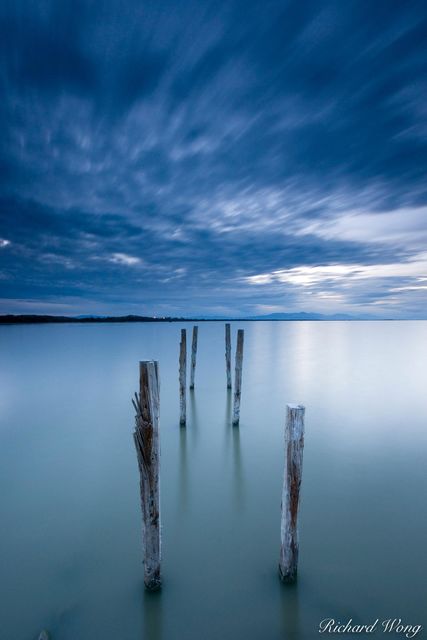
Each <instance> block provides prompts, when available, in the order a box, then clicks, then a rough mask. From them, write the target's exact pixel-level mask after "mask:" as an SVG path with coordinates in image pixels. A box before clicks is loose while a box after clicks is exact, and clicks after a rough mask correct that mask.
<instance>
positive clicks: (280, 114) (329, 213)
mask: <svg viewBox="0 0 427 640" xmlns="http://www.w3.org/2000/svg"><path fill="white" fill-rule="evenodd" d="M426 42H427V5H426V3H425V2H424V1H423V2H417V1H416V0H412V1H411V2H408V1H407V0H401V1H394V0H375V1H374V2H368V1H367V0H356V1H354V0H345V2H344V1H342V0H322V1H320V0H316V1H313V2H312V1H311V0H289V1H287V0H282V1H280V2H271V1H268V0H263V1H262V2H261V1H259V2H258V1H251V0H244V1H243V0H226V1H224V2H222V1H220V0H216V1H215V2H208V1H204V0H182V1H180V2H176V1H174V2H169V1H165V0H153V1H150V2H146V1H145V0H135V1H134V0H123V1H122V2H117V1H116V0H105V1H104V0H99V1H97V2H93V1H89V0H86V1H82V0H73V1H72V2H70V1H68V0H63V1H61V2H58V1H57V0H56V1H55V0H37V2H35V1H34V2H33V1H31V0H27V1H25V2H22V1H20V0H13V1H10V0H2V2H1V4H0V89H1V96H2V97H1V101H0V125H1V136H0V313H49V314H58V315H79V314H101V315H102V314H112V315H118V314H128V313H131V314H141V315H160V316H163V315H180V316H185V315H187V316H190V315H203V316H221V315H231V316H239V317H240V316H245V315H254V314H256V315H264V314H270V313H280V312H299V311H305V312H316V313H324V314H335V313H346V314H350V315H355V316H369V317H378V318H390V317H393V318H427V180H426V168H427V99H426V97H427V46H426Z"/></svg>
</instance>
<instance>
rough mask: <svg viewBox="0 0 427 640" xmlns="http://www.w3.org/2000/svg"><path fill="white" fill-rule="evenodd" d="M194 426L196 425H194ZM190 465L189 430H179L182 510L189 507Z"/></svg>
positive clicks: (180, 502)
mask: <svg viewBox="0 0 427 640" xmlns="http://www.w3.org/2000/svg"><path fill="white" fill-rule="evenodd" d="M193 426H194V425H193ZM187 467H188V463H187V428H186V427H185V426H184V427H181V428H180V430H179V494H180V500H179V505H180V507H181V508H182V510H183V511H184V510H186V509H187V505H188V468H187Z"/></svg>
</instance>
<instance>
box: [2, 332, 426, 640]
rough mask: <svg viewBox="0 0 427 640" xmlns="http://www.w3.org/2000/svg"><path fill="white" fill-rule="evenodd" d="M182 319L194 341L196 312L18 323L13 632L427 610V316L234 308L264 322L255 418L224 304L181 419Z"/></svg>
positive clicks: (265, 624) (11, 532) (145, 634)
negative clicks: (309, 318) (296, 560)
mask: <svg viewBox="0 0 427 640" xmlns="http://www.w3.org/2000/svg"><path fill="white" fill-rule="evenodd" d="M182 326H186V327H187V330H188V333H189V335H188V342H190V341H191V325H190V324H187V325H182V324H180V323H165V324H161V323H147V324H105V325H104V324H102V325H100V324H93V325H72V324H70V325H42V326H3V327H0V357H1V360H0V483H1V528H0V550H1V593H0V613H1V616H0V618H1V620H0V637H1V638H2V640H26V639H28V640H32V639H33V638H37V635H38V633H39V632H40V631H41V629H43V628H45V629H48V630H49V631H50V633H51V634H52V638H53V640H98V639H99V640H113V639H114V640H136V639H138V640H141V639H144V640H145V639H146V640H175V639H176V640H211V639H212V640H231V639H233V640H239V639H240V638H242V639H244V640H261V639H264V638H265V639H267V640H276V639H277V640H278V639H286V638H295V639H296V640H300V639H301V640H302V639H304V640H305V639H306V638H307V639H310V638H314V637H316V636H318V625H319V622H320V621H321V620H322V619H324V618H331V617H333V618H335V619H336V620H340V621H347V620H348V619H349V618H353V620H354V622H355V623H364V624H367V623H371V622H373V621H374V620H375V619H377V618H378V619H380V621H382V620H384V619H388V618H401V619H402V620H403V621H404V622H405V623H411V624H423V625H424V626H425V625H426V624H427V616H426V613H425V611H426V608H425V605H426V602H427V587H426V579H425V573H426V552H425V547H426V540H427V514H426V496H427V474H426V466H427V465H426V462H427V460H426V459H427V447H426V444H427V428H426V427H427V391H426V387H427V322H248V323H235V322H233V323H232V339H233V351H234V349H235V342H236V331H237V328H244V329H245V352H244V365H243V390H242V409H241V422H240V427H239V428H235V427H234V428H233V427H232V426H231V424H230V411H231V397H230V395H229V394H228V393H227V390H226V378H225V360H224V324H223V323H220V322H205V323H200V324H199V353H198V362H197V370H196V388H195V390H194V392H191V393H190V392H189V393H188V400H187V403H188V423H187V427H186V428H180V427H179V424H178V420H179V407H178V402H179V398H178V350H179V339H180V330H181V327H182ZM144 359H157V360H159V362H160V374H161V447H162V458H161V504H162V523H163V530H162V534H163V546H162V550H163V577H164V586H163V590H162V592H161V593H159V594H154V595H153V594H151V595H150V594H146V593H144V589H143V580H142V578H143V567H142V564H141V561H142V546H141V515H140V505H139V484H138V483H139V480H138V470H137V463H136V456H135V451H134V448H133V440H132V430H133V424H134V417H133V409H132V406H131V402H130V398H131V395H132V393H133V392H134V391H135V390H137V388H138V361H139V360H144ZM286 402H301V403H303V404H305V405H306V438H305V451H304V470H303V482H302V494H301V507H300V564H299V578H298V584H297V585H296V586H294V587H286V586H284V585H282V584H281V583H280V582H279V580H278V577H277V562H278V556H279V544H280V539H279V536H280V499H281V486H282V476H283V463H284V449H283V432H284V416H285V404H286ZM424 633H425V632H424ZM378 635H379V636H381V637H382V634H381V632H379V634H378ZM394 637H396V636H394ZM401 637H402V636H401Z"/></svg>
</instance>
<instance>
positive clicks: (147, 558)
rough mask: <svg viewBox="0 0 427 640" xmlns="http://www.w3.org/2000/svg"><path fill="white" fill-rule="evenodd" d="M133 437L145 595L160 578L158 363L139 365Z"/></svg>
mask: <svg viewBox="0 0 427 640" xmlns="http://www.w3.org/2000/svg"><path fill="white" fill-rule="evenodd" d="M132 402H133V406H134V408H135V412H136V415H135V431H134V434H133V437H134V441H135V447H136V455H137V458H138V466H139V475H140V489H141V509H142V529H143V546H144V584H145V587H146V588H147V589H148V590H149V591H157V589H160V587H161V585H162V580H161V576H160V479H159V467H160V442H159V409H160V395H159V366H158V362H155V361H146V362H140V363H139V396H138V395H137V394H135V400H132Z"/></svg>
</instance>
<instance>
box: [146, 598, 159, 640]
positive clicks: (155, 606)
mask: <svg viewBox="0 0 427 640" xmlns="http://www.w3.org/2000/svg"><path fill="white" fill-rule="evenodd" d="M142 606H143V612H144V626H143V630H144V632H143V636H142V639H141V640H162V592H161V591H156V592H155V593H149V592H147V591H144V594H143V600H142Z"/></svg>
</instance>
